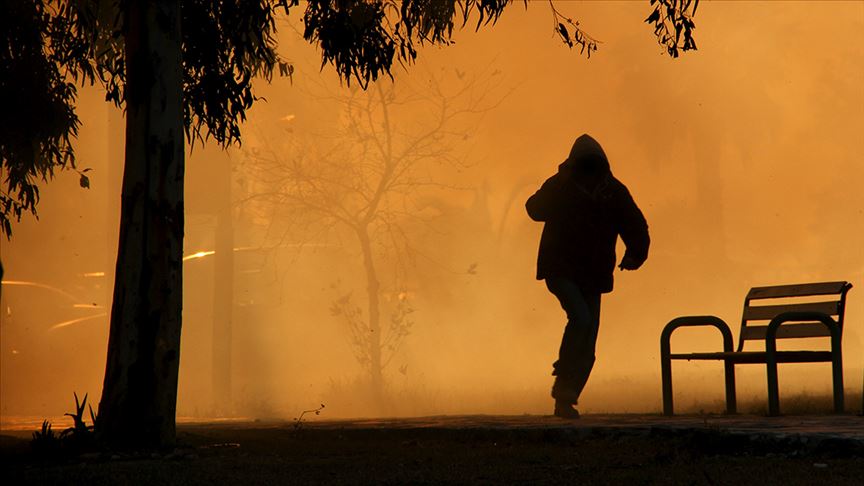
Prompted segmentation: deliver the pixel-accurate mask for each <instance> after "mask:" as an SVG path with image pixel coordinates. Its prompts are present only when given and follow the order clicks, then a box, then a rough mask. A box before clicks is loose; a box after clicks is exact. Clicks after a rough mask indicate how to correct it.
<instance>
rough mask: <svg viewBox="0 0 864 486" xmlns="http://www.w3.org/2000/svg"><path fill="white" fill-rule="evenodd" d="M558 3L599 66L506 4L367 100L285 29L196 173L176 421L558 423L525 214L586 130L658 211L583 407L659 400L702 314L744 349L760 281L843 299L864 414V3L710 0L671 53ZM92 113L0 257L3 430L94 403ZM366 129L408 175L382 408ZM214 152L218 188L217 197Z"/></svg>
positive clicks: (539, 13) (106, 235)
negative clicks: (225, 173)
mask: <svg viewBox="0 0 864 486" xmlns="http://www.w3.org/2000/svg"><path fill="white" fill-rule="evenodd" d="M560 8H562V9H566V10H568V11H569V12H568V13H569V14H570V15H572V16H573V17H576V18H578V19H579V20H580V22H581V24H580V25H581V26H582V27H583V28H584V29H586V30H587V31H588V32H590V33H591V34H592V35H593V36H595V37H597V38H598V39H600V40H601V41H602V44H600V49H599V50H598V51H597V52H596V53H594V54H593V55H592V56H591V59H590V60H588V59H585V58H584V57H580V56H579V55H578V53H577V52H575V51H571V50H568V49H567V48H566V46H563V45H561V44H560V42H559V41H558V40H557V39H556V38H555V37H554V32H553V31H552V25H551V19H550V17H551V16H550V15H549V12H548V11H547V10H546V7H545V5H544V4H541V3H538V4H537V5H534V4H532V5H530V7H529V8H528V9H527V11H526V10H523V9H521V8H519V7H518V6H516V7H512V8H511V9H510V10H509V11H507V12H505V14H504V16H503V17H502V19H501V20H500V21H499V23H498V25H496V26H494V27H492V28H489V29H482V30H481V31H480V32H477V33H475V32H473V30H470V29H468V30H465V31H463V32H460V33H459V34H458V35H457V39H456V42H455V43H454V45H451V46H449V47H446V48H434V47H432V48H426V49H424V50H422V51H421V52H420V57H419V58H418V61H417V63H416V65H413V66H409V67H408V68H407V69H403V68H401V67H397V68H395V69H394V72H393V78H394V79H393V80H392V81H391V80H390V79H389V78H384V79H382V80H379V81H378V84H377V85H373V86H372V87H371V88H370V90H369V91H368V92H366V93H364V92H362V91H358V89H357V88H356V87H355V86H353V85H352V86H345V85H340V83H339V82H338V81H337V79H336V77H335V74H334V73H333V72H332V69H331V68H330V67H324V68H323V70H321V71H320V72H319V67H320V57H318V56H319V53H317V52H316V51H315V49H314V48H312V47H310V46H308V45H306V44H305V43H304V42H303V41H302V39H301V38H300V37H299V36H298V35H297V29H298V26H297V25H295V24H291V23H287V21H286V23H285V24H281V25H280V36H281V47H280V49H281V50H282V52H283V55H284V56H285V57H286V58H287V59H289V60H291V61H292V62H293V63H294V66H295V68H296V70H295V72H294V74H293V79H292V80H288V79H287V78H282V79H277V80H275V81H274V82H273V84H272V85H269V86H268V85H265V84H264V83H261V86H260V87H259V89H258V92H259V94H260V95H261V96H263V97H264V98H266V101H262V102H260V103H259V104H258V105H256V107H255V108H254V109H253V110H252V112H251V113H250V118H249V120H248V121H247V122H246V124H245V125H244V129H245V132H244V143H243V145H242V146H239V147H233V148H231V149H230V150H229V151H228V152H227V153H225V152H221V151H219V150H218V149H217V148H215V147H210V146H206V147H201V146H200V145H198V146H196V147H195V148H194V149H193V150H192V152H191V156H190V157H189V158H188V159H187V192H186V194H187V223H186V243H185V244H186V255H187V256H188V257H190V258H188V260H187V261H186V264H185V265H186V266H185V267H184V270H185V287H184V294H185V297H184V299H185V300H184V331H183V341H182V354H181V356H182V361H181V370H180V374H181V376H180V390H179V396H180V398H179V404H178V407H179V414H180V415H181V416H192V417H212V416H213V415H214V414H217V413H218V414H226V415H236V416H244V417H257V418H272V417H281V418H286V417H289V418H290V417H296V416H297V415H299V413H300V411H302V410H306V409H311V408H316V407H318V406H319V404H321V403H324V404H325V405H326V408H325V409H324V412H323V416H324V417H348V416H368V415H416V414H423V415H426V414H443V413H500V414H513V413H532V414H544V413H550V412H551V408H550V407H551V399H550V398H549V396H548V392H549V386H550V385H551V377H550V371H551V362H552V361H553V360H554V358H555V353H556V352H557V346H558V340H559V338H560V333H561V332H562V329H563V325H564V314H563V311H562V310H561V309H560V307H559V306H558V303H557V301H556V300H555V299H554V297H553V296H551V295H550V294H549V293H548V292H547V291H546V289H545V287H544V286H543V284H542V282H538V281H536V280H534V264H535V261H536V251H537V243H538V240H539V236H540V231H541V225H540V224H538V223H534V222H532V221H530V220H529V219H528V218H527V216H526V215H525V212H524V201H525V199H526V198H527V197H528V196H530V195H531V194H532V193H533V191H534V190H536V188H537V187H539V185H540V184H541V183H542V181H543V180H544V179H545V178H546V177H548V176H549V175H551V174H552V173H553V171H554V170H555V169H556V167H557V165H558V164H559V163H560V162H561V161H563V159H564V158H565V157H566V155H567V152H568V151H569V148H570V145H571V143H572V142H573V139H575V137H577V136H579V135H580V134H582V133H586V132H587V133H590V134H591V135H592V136H594V137H595V138H596V139H597V140H598V141H599V142H600V143H601V144H602V145H603V147H604V149H605V150H606V153H607V154H608V156H609V159H610V163H611V167H612V171H613V173H614V174H615V175H616V177H618V178H619V179H620V180H622V181H623V182H624V183H625V184H627V185H628V187H629V188H630V190H631V192H632V193H633V195H634V197H635V199H636V201H637V203H638V204H639V205H640V206H641V208H642V210H643V211H644V212H645V215H646V217H647V219H648V223H649V226H650V231H651V236H652V248H651V254H650V256H649V260H648V262H647V264H646V265H645V266H644V267H643V268H642V269H641V270H639V271H637V272H628V273H620V272H616V276H615V278H616V287H615V291H614V292H613V293H612V294H608V295H605V296H604V298H603V307H602V312H601V327H600V337H599V341H598V361H597V364H596V366H595V371H594V374H593V375H592V378H591V380H590V381H589V384H588V386H587V388H586V391H585V394H584V396H583V400H582V402H581V403H580V409H583V410H584V411H586V412H589V413H591V412H594V413H601V412H622V411H626V412H646V411H647V412H657V411H659V410H660V406H661V405H660V379H659V370H660V363H659V359H658V356H659V335H660V331H661V329H662V328H663V326H664V325H665V323H666V322H668V321H669V320H670V319H672V318H673V317H675V316H679V315H686V314H715V315H718V316H720V317H722V318H723V319H725V320H726V321H727V322H728V323H729V324H730V326H731V327H732V329H733V333H736V332H737V329H738V325H739V324H738V323H739V320H740V315H741V305H742V302H743V297H744V294H745V293H746V291H747V289H749V288H750V287H752V286H758V285H772V284H783V283H793V282H808V281H825V280H848V281H850V282H852V283H853V285H854V286H855V287H856V288H854V289H853V290H852V291H851V292H850V294H849V305H848V308H847V311H846V322H847V327H846V329H845V330H844V336H843V345H844V349H843V352H844V369H845V373H846V386H847V389H848V390H849V391H850V393H849V396H848V399H849V400H850V401H853V402H854V401H855V400H856V396H857V397H860V395H858V394H860V384H861V381H860V377H861V374H862V366H864V359H862V356H864V327H862V324H864V295H862V292H864V250H862V249H864V193H862V191H861V187H862V182H864V164H862V163H861V154H862V153H864V139H862V137H861V134H862V133H864V90H862V88H861V86H864V4H861V3H858V2H838V3H828V2H823V3H820V4H819V6H818V7H817V6H815V5H813V4H811V3H806V2H789V3H780V2H766V3H757V2H753V3H749V2H748V3H742V2H734V3H723V2H713V3H706V4H704V5H702V6H700V11H699V14H698V16H697V19H696V20H697V25H698V30H697V31H696V32H695V37H696V40H697V43H698V46H699V50H698V51H696V52H693V53H688V54H686V55H684V56H683V57H681V58H679V59H675V60H673V59H670V58H669V57H668V56H667V55H665V54H663V51H662V49H661V48H660V47H659V46H658V45H657V44H656V42H655V39H654V37H653V34H652V32H651V29H650V27H649V26H646V24H644V23H643V20H644V18H645V16H646V15H647V13H649V12H648V6H647V2H645V3H644V4H643V3H642V2H629V3H625V4H622V3H620V2H609V3H599V2H578V3H577V2H573V3H571V2H562V4H561V5H560ZM293 20H296V19H293ZM293 20H292V21H293ZM379 88H380V90H379ZM102 98H103V95H102V94H101V93H100V92H98V90H97V89H85V90H84V93H83V95H82V97H81V100H80V103H79V108H80V114H81V118H82V120H83V122H84V126H83V128H82V130H81V136H80V138H79V141H78V144H77V149H78V153H79V156H78V158H79V160H80V164H81V166H83V167H91V168H92V169H93V170H92V172H90V174H91V175H90V179H91V185H92V187H91V188H90V189H89V190H84V189H81V188H80V187H78V180H77V175H75V174H72V173H61V174H59V175H58V176H57V178H56V179H55V180H54V181H52V182H51V183H49V184H46V185H44V188H43V191H42V194H43V197H42V201H41V203H40V219H39V221H35V220H32V219H30V220H26V221H23V222H22V223H21V224H19V225H18V226H16V228H15V235H14V238H13V239H12V240H11V241H9V242H7V241H3V242H2V243H0V244H2V258H3V264H4V267H5V269H6V275H5V276H4V279H5V280H4V282H5V281H6V280H8V281H10V282H19V284H16V285H11V284H10V285H4V288H3V310H2V312H3V313H2V328H0V332H2V343H0V352H2V356H0V363H2V369H0V373H2V382H0V391H2V406H0V414H2V420H3V421H4V422H7V423H9V422H10V421H14V420H16V417H21V416H51V415H61V414H62V413H63V412H65V411H68V410H69V409H70V407H71V404H72V392H73V390H74V391H77V392H78V393H79V394H83V393H84V392H89V396H90V397H91V400H94V401H95V400H98V398H97V397H98V396H99V392H100V389H101V378H102V373H103V372H104V362H105V343H106V341H107V328H108V320H107V317H106V315H107V312H108V308H109V306H110V298H111V288H112V280H111V279H112V278H113V277H112V276H113V272H114V267H113V266H114V261H115V257H116V241H117V224H118V222H119V183H120V178H121V176H122V175H121V174H120V167H121V161H122V156H123V139H122V138H123V129H122V115H121V114H120V113H119V112H116V111H114V110H113V109H110V108H109V107H108V106H107V104H105V103H104V102H103V101H102ZM382 100H384V102H386V103H389V105H388V106H390V110H391V111H390V112H388V116H389V119H387V120H385V119H384V118H383V115H382V112H381V111H380V107H381V103H382ZM442 106H444V107H446V109H445V108H442ZM351 110H355V111H351ZM363 110H366V111H363ZM442 110H445V111H446V110H450V112H448V116H449V115H450V114H452V117H449V118H447V119H446V123H441V122H440V119H441V117H442V116H441V113H442ZM363 117H366V118H363ZM358 120H359V121H358ZM364 120H365V121H364ZM363 123H366V125H362V124H363ZM388 123H389V127H388V126H387V125H386V124H388ZM358 127H359V128H358ZM426 133H431V134H432V135H430V136H429V138H426V139H424V140H425V141H424V142H422V143H418V146H417V147H414V148H411V147H408V143H407V141H409V140H413V139H415V138H418V139H419V138H422V137H423V136H424V134H426ZM388 134H389V135H388ZM376 137H377V138H376ZM388 137H389V138H388ZM412 137H413V138H412ZM381 141H384V143H392V144H393V147H395V149H394V150H396V151H399V150H402V149H405V151H406V152H407V153H410V154H411V157H413V158H412V159H411V161H412V162H411V163H410V164H408V162H405V165H410V167H409V168H407V169H406V170H405V173H404V175H403V178H402V179H400V181H401V183H400V184H394V185H393V188H392V191H391V192H389V193H388V194H387V195H386V196H385V197H384V198H383V202H382V208H383V209H382V211H383V213H382V216H381V218H380V219H379V220H378V223H377V225H373V226H372V227H371V229H370V232H371V233H370V235H371V236H370V238H371V251H372V252H373V253H372V254H373V256H374V260H373V261H374V265H375V268H376V272H377V280H378V281H379V282H380V291H379V292H378V300H379V302H378V305H379V307H380V315H381V324H380V329H379V330H378V331H377V332H380V333H382V340H381V343H382V344H381V346H380V348H381V349H380V351H381V357H380V358H381V359H382V361H383V360H386V361H387V363H386V366H381V373H380V375H381V378H382V380H383V382H382V384H381V388H380V389H379V390H378V391H376V390H374V389H373V386H372V382H373V381H374V376H373V375H374V373H373V372H371V371H370V370H372V369H373V366H372V365H370V361H369V360H370V359H371V358H369V353H368V352H367V351H368V343H369V342H370V341H369V338H368V336H366V335H364V334H363V333H362V332H360V333H359V335H358V329H359V330H361V331H362V330H363V329H364V328H363V324H364V323H368V319H369V302H370V300H369V295H368V268H367V267H366V265H365V263H364V254H363V251H364V250H363V247H362V245H360V244H359V243H358V237H357V232H356V231H355V230H354V229H353V227H352V226H351V225H350V224H349V223H350V221H349V223H346V222H345V221H342V220H340V219H339V218H337V217H335V216H334V215H333V214H332V213H336V214H341V215H342V216H344V218H342V219H348V220H350V219H351V218H350V217H348V216H345V215H346V214H359V213H362V211H363V210H364V208H365V207H367V206H368V205H369V203H370V202H369V200H368V199H364V198H365V197H367V196H368V194H374V190H375V182H376V181H378V180H379V178H380V177H381V173H382V170H383V169H382V168H383V167H384V165H382V164H383V163H384V162H382V159H381V157H380V154H381V153H383V152H382V150H384V149H382V148H381V147H376V144H378V143H380V142H381ZM418 147H419V148H418ZM409 149H410V150H409ZM411 150H414V152H411ZM376 154H378V155H376ZM376 157H377V158H376ZM406 160H408V159H406ZM229 163H230V166H231V168H232V172H231V183H230V191H227V192H226V191H221V190H215V189H214V188H215V187H217V184H218V181H219V178H220V177H221V176H220V170H222V169H220V167H223V166H227V164H229ZM399 167H402V166H399ZM310 181H313V182H315V181H317V182H319V183H320V184H322V185H316V186H314V190H313V189H310V187H312V186H310V184H312V182H310ZM304 191H305V192H304ZM340 191H341V192H340ZM352 191H353V192H352ZM364 191H371V192H364ZM301 196H302V197H301ZM226 197H230V200H231V208H232V221H233V224H232V227H233V243H232V245H233V247H234V248H235V251H234V265H233V283H234V284H233V302H234V311H233V313H232V318H231V329H232V332H231V341H230V342H231V347H230V349H231V355H230V356H231V360H230V366H228V369H230V378H231V379H230V381H229V383H230V390H231V391H230V395H226V394H224V393H223V394H221V395H222V396H217V395H219V394H217V393H214V389H216V388H218V385H217V383H219V382H221V383H224V382H225V380H224V377H219V376H217V377H215V378H214V377H213V376H212V370H213V369H214V365H213V363H214V356H213V349H214V346H213V335H214V333H213V322H214V310H213V309H214V279H217V278H219V275H217V272H216V271H215V270H214V268H215V266H214V260H215V256H214V255H213V254H212V253H209V252H212V251H214V248H215V247H216V245H217V242H216V233H217V215H216V211H215V208H216V207H218V206H219V204H220V201H222V200H223V199H224V198H226ZM300 202H302V203H303V204H300ZM328 211H329V212H328ZM340 211H343V212H344V213H340ZM198 252H202V253H198ZM622 253H623V252H622V251H620V249H619V257H620V255H621V254H622ZM196 256H197V258H193V257H196ZM20 282H35V283H38V284H40V285H44V286H47V287H50V288H46V287H34V286H32V285H31V286H28V285H23V284H20ZM215 300H218V297H216V298H215ZM74 305H77V307H73V306H74ZM352 312H354V313H353V314H352ZM352 319H353V320H352ZM71 321H75V322H71ZM70 322H71V323H70ZM61 324H66V325H61ZM388 333H389V334H388ZM388 336H389V337H388ZM387 339H390V341H387ZM388 343H389V345H392V349H391V348H389V347H388ZM736 343H737V335H736ZM804 344H806V345H811V344H813V343H804ZM784 345H786V343H784ZM796 345H798V344H797V343H796ZM802 345H803V344H802ZM815 345H817V346H824V343H821V342H818V343H816V344H815ZM364 346H367V348H364ZM673 346H674V347H675V348H676V349H677V348H680V349H682V350H684V349H687V350H694V351H695V350H706V351H707V350H716V349H719V346H720V339H719V336H717V335H716V334H715V333H712V332H709V331H705V332H704V333H703V332H700V331H692V332H690V333H682V334H681V335H680V337H678V338H677V339H676V340H675V341H673ZM216 361H217V362H219V359H218V356H217V359H216ZM218 368H219V367H218V366H217V369H218ZM222 368H223V369H224V368H225V367H222ZM721 372H722V365H721V364H719V363H705V364H699V363H686V362H685V363H682V364H677V363H676V366H675V377H676V380H675V386H676V400H677V403H678V404H680V405H681V406H682V407H684V408H688V407H689V409H690V410H700V409H702V410H706V411H717V412H719V411H721V410H722V408H723V407H722V405H721V404H720V403H721V400H722V396H723V395H722V393H723V385H722V375H721ZM780 386H781V401H782V400H783V397H784V396H796V397H798V399H799V400H800V399H801V397H813V396H816V397H818V396H822V395H827V394H828V393H829V389H830V365H829V364H803V365H784V366H781V367H780ZM765 395H766V393H765V384H764V368H763V367H760V366H752V367H751V366H742V367H739V397H740V400H741V401H742V402H744V404H745V408H746V406H749V407H750V409H751V410H758V409H759V407H763V408H764V406H765V400H766V398H765ZM94 405H95V403H94ZM826 408H830V406H827V407H826Z"/></svg>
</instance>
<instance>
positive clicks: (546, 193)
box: [525, 172, 566, 221]
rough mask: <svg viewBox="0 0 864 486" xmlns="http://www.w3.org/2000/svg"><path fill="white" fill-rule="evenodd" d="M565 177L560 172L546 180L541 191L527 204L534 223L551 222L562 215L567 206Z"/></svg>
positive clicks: (529, 199)
mask: <svg viewBox="0 0 864 486" xmlns="http://www.w3.org/2000/svg"><path fill="white" fill-rule="evenodd" d="M563 185H564V176H563V175H562V174H561V173H560V172H559V173H557V174H555V175H553V176H552V177H550V178H548V179H546V182H544V183H543V185H542V186H540V189H538V190H537V192H535V193H534V195H533V196H531V197H529V198H528V201H526V202H525V209H526V210H527V211H528V216H530V217H531V219H533V220H534V221H549V220H550V219H552V218H554V217H555V215H557V214H559V213H561V211H562V210H563V209H564V205H565V196H566V195H565V192H564V188H563Z"/></svg>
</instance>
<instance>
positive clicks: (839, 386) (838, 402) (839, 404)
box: [831, 348, 845, 413]
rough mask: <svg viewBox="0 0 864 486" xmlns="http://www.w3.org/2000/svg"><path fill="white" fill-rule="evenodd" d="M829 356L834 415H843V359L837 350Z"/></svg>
mask: <svg viewBox="0 0 864 486" xmlns="http://www.w3.org/2000/svg"><path fill="white" fill-rule="evenodd" d="M831 354H832V356H831V358H832V359H831V372H832V374H833V378H834V413H843V412H844V408H845V406H844V403H843V359H842V358H841V354H840V351H839V348H837V349H835V350H834V352H833V353H831Z"/></svg>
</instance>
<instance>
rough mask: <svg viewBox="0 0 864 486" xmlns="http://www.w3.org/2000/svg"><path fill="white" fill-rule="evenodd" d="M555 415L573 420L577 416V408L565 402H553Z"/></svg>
mask: <svg viewBox="0 0 864 486" xmlns="http://www.w3.org/2000/svg"><path fill="white" fill-rule="evenodd" d="M555 416H556V417H559V418H562V419H569V420H575V419H578V418H579V410H576V409H575V408H573V405H570V404H569V403H567V402H559V401H556V402H555Z"/></svg>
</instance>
